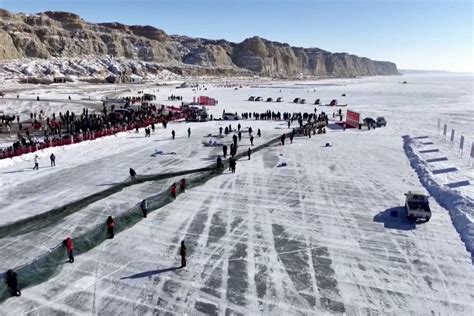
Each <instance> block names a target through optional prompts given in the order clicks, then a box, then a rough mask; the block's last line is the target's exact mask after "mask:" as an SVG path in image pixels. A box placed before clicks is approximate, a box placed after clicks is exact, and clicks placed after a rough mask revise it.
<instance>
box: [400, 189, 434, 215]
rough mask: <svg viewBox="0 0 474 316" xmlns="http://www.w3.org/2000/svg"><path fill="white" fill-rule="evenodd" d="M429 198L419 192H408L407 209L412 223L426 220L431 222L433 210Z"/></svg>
mask: <svg viewBox="0 0 474 316" xmlns="http://www.w3.org/2000/svg"><path fill="white" fill-rule="evenodd" d="M428 198H429V196H427V195H425V194H423V193H422V192H418V191H408V193H405V208H406V210H407V218H408V219H409V220H410V221H416V220H417V219H424V220H425V221H427V222H428V221H429V220H430V218H431V209H430V205H429V201H428Z"/></svg>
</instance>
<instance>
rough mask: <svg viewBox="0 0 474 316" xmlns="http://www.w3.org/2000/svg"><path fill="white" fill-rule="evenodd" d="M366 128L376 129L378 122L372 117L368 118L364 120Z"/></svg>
mask: <svg viewBox="0 0 474 316" xmlns="http://www.w3.org/2000/svg"><path fill="white" fill-rule="evenodd" d="M362 122H363V123H364V125H365V126H367V127H369V128H370V127H374V126H375V125H376V122H375V120H374V119H373V118H371V117H366V118H365V119H363V120H362Z"/></svg>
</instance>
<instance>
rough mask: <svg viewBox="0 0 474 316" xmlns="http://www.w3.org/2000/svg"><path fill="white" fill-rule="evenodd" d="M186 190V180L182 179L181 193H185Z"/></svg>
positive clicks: (180, 184)
mask: <svg viewBox="0 0 474 316" xmlns="http://www.w3.org/2000/svg"><path fill="white" fill-rule="evenodd" d="M185 190H186V179H185V178H183V179H181V182H180V183H179V192H182V193H184V192H185Z"/></svg>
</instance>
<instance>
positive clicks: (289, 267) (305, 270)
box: [272, 224, 314, 305]
mask: <svg viewBox="0 0 474 316" xmlns="http://www.w3.org/2000/svg"><path fill="white" fill-rule="evenodd" d="M272 230H273V239H274V244H275V249H276V251H277V252H278V257H279V258H280V260H281V262H282V263H283V266H284V267H285V270H286V272H287V273H288V275H289V277H290V279H291V281H292V282H293V284H294V286H295V288H296V290H297V291H298V292H299V294H300V296H301V297H303V298H304V299H306V300H307V301H308V303H309V304H310V305H312V304H313V303H314V298H312V297H311V296H309V295H307V294H306V295H302V294H303V293H301V292H302V291H305V292H311V291H312V286H311V283H310V282H308V280H310V279H311V274H310V272H309V265H308V261H309V257H308V255H307V253H306V248H307V245H306V244H305V243H304V242H301V241H298V240H296V239H294V237H290V236H289V235H288V233H286V232H285V230H284V228H283V226H281V225H278V224H272ZM299 250H300V251H299Z"/></svg>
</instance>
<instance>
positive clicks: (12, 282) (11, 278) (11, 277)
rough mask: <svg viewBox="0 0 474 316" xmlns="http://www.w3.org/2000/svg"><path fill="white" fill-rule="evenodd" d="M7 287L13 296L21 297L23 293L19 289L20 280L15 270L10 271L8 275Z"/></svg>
mask: <svg viewBox="0 0 474 316" xmlns="http://www.w3.org/2000/svg"><path fill="white" fill-rule="evenodd" d="M6 276H7V277H6V283H7V287H8V288H9V289H10V292H11V295H12V296H20V295H21V291H20V290H19V289H18V279H17V276H16V272H15V271H13V270H8V271H7V275H6Z"/></svg>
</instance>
